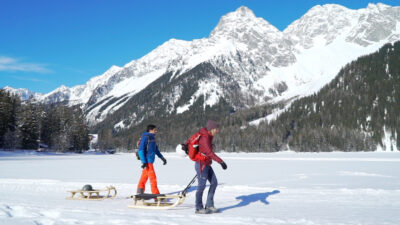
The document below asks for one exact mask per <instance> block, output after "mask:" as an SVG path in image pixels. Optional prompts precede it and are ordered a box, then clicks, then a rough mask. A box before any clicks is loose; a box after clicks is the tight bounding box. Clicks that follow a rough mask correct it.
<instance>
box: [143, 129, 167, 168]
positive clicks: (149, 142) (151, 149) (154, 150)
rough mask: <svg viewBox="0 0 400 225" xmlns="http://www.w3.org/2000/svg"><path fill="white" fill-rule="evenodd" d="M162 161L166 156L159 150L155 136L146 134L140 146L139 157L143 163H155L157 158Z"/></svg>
mask: <svg viewBox="0 0 400 225" xmlns="http://www.w3.org/2000/svg"><path fill="white" fill-rule="evenodd" d="M156 155H157V156H158V157H159V158H160V159H161V158H164V156H163V155H162V154H161V153H160V151H159V150H158V146H157V144H156V137H155V134H152V133H149V132H144V133H143V134H142V139H141V140H140V145H139V157H140V160H141V161H142V163H154V159H155V156H156Z"/></svg>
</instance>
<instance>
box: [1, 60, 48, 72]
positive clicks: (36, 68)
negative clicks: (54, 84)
mask: <svg viewBox="0 0 400 225" xmlns="http://www.w3.org/2000/svg"><path fill="white" fill-rule="evenodd" d="M0 71H22V72H36V73H50V72H52V71H51V70H50V69H48V68H46V67H45V65H43V64H38V63H28V62H22V61H21V60H20V59H16V58H11V57H6V56H0Z"/></svg>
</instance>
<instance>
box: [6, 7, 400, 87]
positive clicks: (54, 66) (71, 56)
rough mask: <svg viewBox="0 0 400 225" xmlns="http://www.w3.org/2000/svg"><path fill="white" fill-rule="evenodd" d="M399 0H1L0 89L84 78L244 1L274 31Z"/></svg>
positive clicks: (197, 32) (192, 33) (203, 26)
mask: <svg viewBox="0 0 400 225" xmlns="http://www.w3.org/2000/svg"><path fill="white" fill-rule="evenodd" d="M377 2H382V3H385V4H388V5H392V6H398V5H400V1H398V0H382V1H364V0H347V1H344V0H332V1H317V0H279V1H278V0H142V1H139V0H130V1H128V0H113V1H111V0H90V1H89V0H37V1H33V0H0V28H1V31H0V88H1V87H4V86H7V85H8V86H12V87H14V88H28V89H30V90H32V91H35V92H41V93H47V92H50V91H52V90H54V89H55V88H57V87H59V86H60V85H66V86H68V87H72V86H75V85H79V84H84V83H86V82H87V81H88V80H89V79H90V78H91V77H93V76H96V75H100V74H102V73H104V72H105V71H106V70H107V69H108V68H109V67H111V66H112V65H117V66H123V65H125V64H126V63H128V62H130V61H132V60H135V59H138V58H140V57H142V56H144V55H146V54H147V53H148V52H150V51H151V50H153V49H154V48H156V47H157V46H159V45H161V44H162V43H164V42H165V41H167V40H169V39H171V38H176V39H182V40H193V39H198V38H203V37H208V35H209V33H210V32H211V31H212V29H213V28H214V27H215V26H216V25H217V23H218V21H219V19H220V17H221V16H223V15H225V14H227V13H229V12H231V11H235V10H236V9H237V8H238V7H240V6H242V5H244V6H247V7H249V8H250V9H251V10H253V11H254V13H255V14H256V16H257V17H262V18H264V19H265V20H267V21H268V22H270V23H271V24H272V25H274V26H276V27H277V28H278V29H279V30H284V29H285V28H286V27H287V26H288V25H289V24H290V23H291V22H293V21H294V20H296V19H298V18H300V17H301V16H302V15H303V14H304V13H306V12H307V11H308V10H309V9H310V8H311V7H313V6H315V5H318V4H320V5H322V4H328V3H334V4H340V5H343V6H346V7H348V8H351V9H359V8H365V7H366V6H367V5H368V3H377Z"/></svg>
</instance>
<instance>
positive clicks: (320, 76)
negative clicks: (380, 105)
mask: <svg viewBox="0 0 400 225" xmlns="http://www.w3.org/2000/svg"><path fill="white" fill-rule="evenodd" d="M395 40H400V7H391V6H388V5H384V4H369V5H368V7H367V8H364V9H359V10H352V9H348V8H345V7H343V6H340V5H334V4H328V5H322V6H321V5H317V6H315V7H313V8H312V9H310V10H309V11H308V12H307V13H306V14H305V15H304V16H302V17H301V18H300V19H298V20H296V21H294V22H293V23H292V24H290V25H289V26H288V27H287V28H286V29H285V30H284V31H280V30H278V29H277V28H276V27H274V26H273V25H271V24H270V23H268V22H267V21H265V20H264V19H263V18H259V17H256V16H255V15H254V13H253V12H252V11H251V10H250V9H249V8H247V7H244V6H242V7H240V8H238V9H237V10H236V11H234V12H231V13H228V14H226V15H224V16H223V17H222V18H221V19H220V21H219V23H218V25H217V26H216V27H215V28H214V29H213V30H212V31H211V33H210V36H209V37H208V38H203V39H196V40H193V41H184V40H176V39H171V40H169V41H167V42H165V43H164V44H162V45H161V46H159V47H157V48H156V49H154V50H153V51H152V52H150V53H149V54H147V55H145V56H144V57H142V58H140V59H137V60H133V61H131V62H129V63H127V64H126V65H125V66H123V67H117V66H113V67H111V68H110V69H109V70H107V71H106V72H105V73H104V74H102V75H100V76H96V77H94V78H92V79H91V80H89V81H88V82H87V83H86V84H84V85H79V86H75V87H72V88H67V87H64V86H61V87H60V88H58V89H56V90H54V91H52V92H50V93H48V94H46V95H43V96H38V97H37V98H36V99H37V100H38V101H42V102H60V101H67V102H68V104H70V105H75V104H82V105H83V107H84V108H85V110H86V114H87V118H88V121H89V122H90V123H91V124H96V123H98V122H100V121H103V120H104V119H105V118H107V116H108V115H110V114H111V113H113V112H115V111H117V110H118V109H120V108H121V107H122V106H124V105H125V104H126V103H127V102H129V100H130V99H131V98H132V97H133V96H135V95H136V94H138V93H139V92H140V91H142V90H143V89H145V88H146V87H147V86H148V85H150V84H152V83H153V82H154V81H156V80H157V79H160V78H161V77H162V76H163V75H165V74H170V76H169V77H168V79H169V82H170V83H171V84H172V83H173V82H174V81H178V80H179V79H183V75H185V74H188V73H190V71H191V70H193V69H194V68H196V67H197V66H199V65H201V64H202V63H207V64H209V65H212V67H214V68H215V70H212V69H204V68H203V70H202V71H205V73H210V74H208V75H209V76H205V77H202V78H201V79H199V80H197V81H195V82H198V87H197V88H196V90H193V91H192V92H191V96H190V97H187V96H185V98H182V93H183V90H184V86H185V84H184V82H183V81H182V82H178V83H179V85H177V86H176V87H175V88H173V91H172V92H171V93H164V94H163V95H161V96H163V97H162V99H161V101H162V102H167V103H166V105H168V106H167V107H166V108H165V110H167V111H168V112H169V113H182V112H184V111H186V110H188V109H189V107H190V106H191V105H192V104H193V103H194V102H195V101H196V99H198V98H199V97H201V96H203V98H204V104H205V105H214V104H216V103H218V101H219V98H221V97H222V98H224V99H225V100H226V101H227V102H229V103H230V104H231V105H232V106H233V107H236V108H241V107H252V106H255V105H260V104H265V103H268V102H271V103H273V102H279V101H282V100H289V99H293V98H298V97H301V96H305V95H309V94H311V93H314V92H316V91H318V90H319V89H320V88H322V87H323V86H324V85H325V84H327V83H328V82H329V81H331V80H332V79H333V78H334V77H335V75H336V74H337V73H338V71H339V70H340V68H341V67H343V66H344V65H345V64H347V63H349V62H350V61H352V60H354V59H356V58H357V57H359V56H361V55H365V54H368V53H371V52H374V51H376V50H377V49H378V48H379V47H381V46H382V45H383V44H385V43H387V42H393V41H395ZM207 71H208V72H207ZM210 71H214V72H210ZM216 71H218V72H216ZM192 76H196V75H192ZM232 88H233V89H232ZM232 90H234V91H232ZM233 92H234V93H233ZM149 99H150V101H151V96H149ZM130 113H131V115H130V119H132V118H135V116H134V115H136V112H130ZM141 119H143V118H137V120H141Z"/></svg>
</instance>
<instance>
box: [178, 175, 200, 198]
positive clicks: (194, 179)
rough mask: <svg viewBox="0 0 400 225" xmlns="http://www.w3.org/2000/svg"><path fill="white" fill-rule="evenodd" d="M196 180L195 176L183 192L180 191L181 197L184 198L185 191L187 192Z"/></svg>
mask: <svg viewBox="0 0 400 225" xmlns="http://www.w3.org/2000/svg"><path fill="white" fill-rule="evenodd" d="M196 178H197V174H196V175H195V176H194V177H193V179H192V180H191V181H190V183H189V184H188V186H187V187H186V188H185V189H183V191H182V195H183V196H186V193H187V191H188V190H189V188H190V187H191V186H192V184H193V183H194V182H195V181H196Z"/></svg>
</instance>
